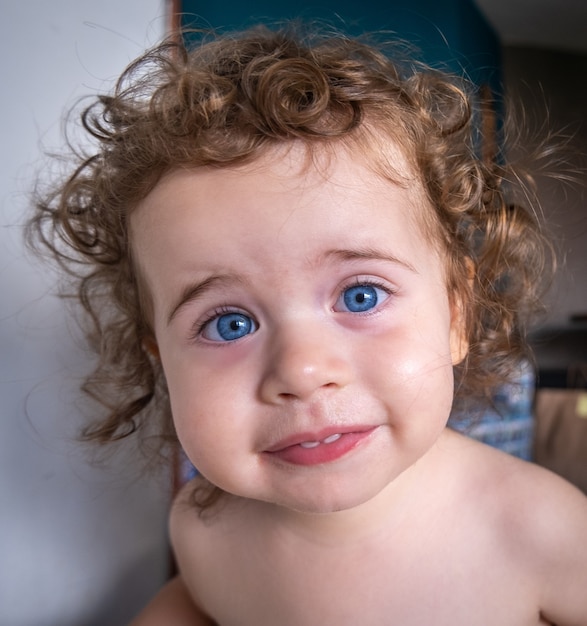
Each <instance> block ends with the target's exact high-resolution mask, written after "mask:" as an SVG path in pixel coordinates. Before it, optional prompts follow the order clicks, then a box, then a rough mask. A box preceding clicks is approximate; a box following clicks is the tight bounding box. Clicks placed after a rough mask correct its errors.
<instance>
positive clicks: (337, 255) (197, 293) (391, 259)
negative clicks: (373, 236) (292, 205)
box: [167, 247, 418, 325]
mask: <svg viewBox="0 0 587 626" xmlns="http://www.w3.org/2000/svg"><path fill="white" fill-rule="evenodd" d="M332 258H334V259H338V260H340V261H351V262H352V261H364V260H375V261H386V262H387V263H393V264H394V265H399V266H400V267H403V268H405V269H407V270H409V271H410V272H414V273H415V274H417V273H418V271H417V270H416V268H415V267H414V266H413V265H412V264H411V263H409V262H408V261H405V260H403V259H400V258H399V257H397V256H395V255H394V254H390V253H388V252H383V251H382V250H378V249H376V248H371V247H360V248H353V249H333V250H328V251H327V252H325V253H324V254H322V255H320V257H319V259H318V265H321V264H322V263H323V262H325V261H328V260H330V259H332ZM242 282H243V279H242V277H241V276H239V275H238V274H214V275H212V276H209V277H208V278H205V279H204V280H202V281H199V282H196V283H193V284H189V285H186V286H185V287H184V288H183V289H182V291H181V293H180V295H179V297H178V298H177V300H176V301H175V304H174V305H173V306H172V307H171V309H170V311H169V314H168V315H167V325H169V324H171V322H172V321H173V319H174V318H175V316H176V315H177V313H178V312H179V311H180V310H181V309H182V308H183V307H184V306H186V305H187V304H189V303H190V302H194V301H195V300H197V299H198V298H201V297H202V296H203V295H204V294H205V293H206V292H208V291H211V290H212V289H215V288H218V287H222V286H224V285H228V284H234V283H242Z"/></svg>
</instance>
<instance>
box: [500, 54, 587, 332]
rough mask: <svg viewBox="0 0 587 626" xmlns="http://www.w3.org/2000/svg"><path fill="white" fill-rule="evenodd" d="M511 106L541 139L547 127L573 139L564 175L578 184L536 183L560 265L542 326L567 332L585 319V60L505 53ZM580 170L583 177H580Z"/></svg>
mask: <svg viewBox="0 0 587 626" xmlns="http://www.w3.org/2000/svg"><path fill="white" fill-rule="evenodd" d="M503 71H504V81H505V89H506V93H507V96H508V101H509V103H510V106H512V107H513V108H514V109H517V110H518V111H519V112H523V115H524V117H525V118H526V120H527V123H528V125H529V126H530V127H532V128H534V129H537V130H538V132H539V133H540V135H541V136H544V134H545V132H546V130H547V129H548V128H549V127H550V128H552V129H555V130H559V131H560V130H562V131H563V132H564V133H565V134H571V135H572V139H571V140H570V142H569V145H568V150H566V152H565V155H564V159H565V164H564V169H571V170H572V169H575V170H577V172H578V174H577V179H578V184H573V185H571V186H566V187H562V186H561V185H559V184H556V183H555V182H554V181H553V179H551V178H548V177H544V176H541V177H538V182H539V192H540V197H541V202H542V205H543V210H544V213H545V216H546V218H547V220H548V222H549V224H550V229H551V232H552V233H553V235H554V236H555V238H556V241H557V245H558V246H559V248H560V250H561V253H562V255H561V258H563V259H564V265H563V267H561V270H560V272H559V273H558V275H557V279H556V282H555V284H554V286H553V289H552V290H551V293H550V297H549V311H548V317H547V319H546V320H545V325H547V326H553V327H569V326H571V325H572V324H571V322H570V316H571V315H574V314H587V197H586V195H585V191H584V189H582V187H583V186H584V185H585V184H586V183H587V169H585V167H586V165H587V162H586V160H585V154H586V153H587V117H586V112H587V55H581V54H572V53H567V52H559V51H555V50H542V49H533V48H523V47H505V48H504V51H503ZM581 170H582V171H581Z"/></svg>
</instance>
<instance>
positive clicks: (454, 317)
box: [450, 304, 469, 365]
mask: <svg viewBox="0 0 587 626" xmlns="http://www.w3.org/2000/svg"><path fill="white" fill-rule="evenodd" d="M468 352H469V339H468V337H467V325H466V324H465V316H464V314H463V310H462V307H461V305H460V304H459V305H457V304H454V305H453V306H452V311H451V321H450V355H451V359H452V364H453V365H458V364H459V363H462V362H463V361H464V359H465V357H466V356H467V353H468Z"/></svg>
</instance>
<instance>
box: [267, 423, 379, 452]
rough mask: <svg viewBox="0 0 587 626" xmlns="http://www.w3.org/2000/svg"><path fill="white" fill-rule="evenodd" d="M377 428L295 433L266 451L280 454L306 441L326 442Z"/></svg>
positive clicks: (356, 427)
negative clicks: (332, 438)
mask: <svg viewBox="0 0 587 626" xmlns="http://www.w3.org/2000/svg"><path fill="white" fill-rule="evenodd" d="M374 428H375V426H374V425H372V424H369V425H366V424H363V425H358V424H355V425H348V426H342V425H341V426H328V427H326V428H322V429H321V430H318V431H311V432H310V431H307V432H299V433H294V434H293V435H289V436H288V437H285V438H284V439H280V440H279V441H278V442H276V443H275V444H272V445H271V446H270V447H268V448H266V449H265V452H279V451H280V450H284V449H285V448H289V447H291V446H296V445H299V444H300V443H304V442H305V441H324V439H326V438H327V437H330V436H331V435H338V434H340V435H344V434H347V433H362V432H366V431H369V430H373V429H374Z"/></svg>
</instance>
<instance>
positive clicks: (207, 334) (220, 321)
mask: <svg viewBox="0 0 587 626" xmlns="http://www.w3.org/2000/svg"><path fill="white" fill-rule="evenodd" d="M256 330H257V323H256V322H255V321H254V320H253V319H252V318H250V317H249V316H248V315H245V314H244V313H237V312H234V313H224V314H223V315H219V316H217V317H215V318H213V319H211V320H210V321H209V322H207V323H206V324H205V325H204V328H203V330H202V337H204V339H208V340H210V341H235V340H236V339H241V337H245V336H246V335H250V334H251V333H254V332H255V331H256Z"/></svg>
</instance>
